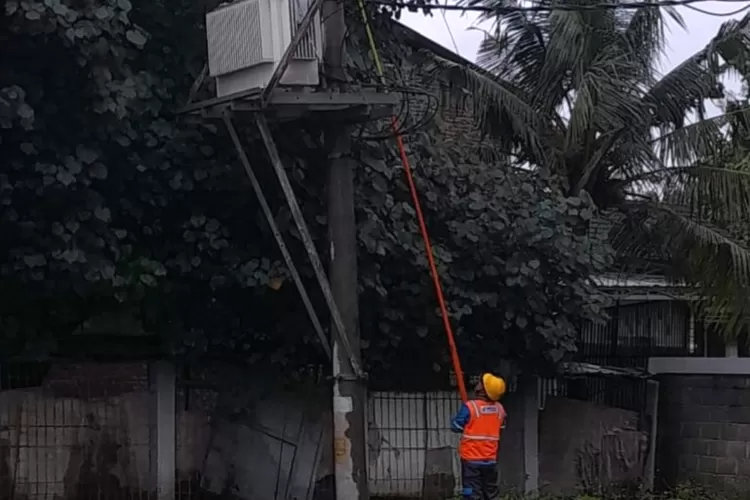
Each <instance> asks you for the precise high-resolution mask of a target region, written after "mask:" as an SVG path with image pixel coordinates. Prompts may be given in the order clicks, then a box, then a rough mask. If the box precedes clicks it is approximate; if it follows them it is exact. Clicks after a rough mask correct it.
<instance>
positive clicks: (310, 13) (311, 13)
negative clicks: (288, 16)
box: [260, 0, 343, 106]
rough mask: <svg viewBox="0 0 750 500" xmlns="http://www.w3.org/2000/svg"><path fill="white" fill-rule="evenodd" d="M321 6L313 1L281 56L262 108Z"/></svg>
mask: <svg viewBox="0 0 750 500" xmlns="http://www.w3.org/2000/svg"><path fill="white" fill-rule="evenodd" d="M321 5H323V0H313V3H312V5H310V8H309V9H307V12H306V13H305V16H304V17H303V18H302V21H300V23H299V26H297V32H296V33H295V34H294V36H293V37H292V41H291V43H290V44H289V46H288V47H287V48H286V50H285V51H284V54H283V55H282V56H281V60H280V61H279V65H278V66H276V69H275V70H273V73H272V74H271V79H270V80H269V81H268V85H266V88H264V89H263V94H262V95H261V98H260V102H261V105H262V106H265V105H267V104H268V98H269V97H271V93H272V92H273V91H274V89H275V88H276V85H278V84H279V81H280V80H281V77H282V76H283V75H284V72H286V68H287V66H289V61H291V60H292V54H294V52H295V51H296V50H297V47H298V46H299V44H300V42H301V41H302V38H303V37H304V36H305V34H306V33H307V30H308V28H309V27H310V25H311V24H312V21H313V19H314V18H315V14H317V12H318V11H319V10H320V7H321ZM342 8H343V7H342Z"/></svg>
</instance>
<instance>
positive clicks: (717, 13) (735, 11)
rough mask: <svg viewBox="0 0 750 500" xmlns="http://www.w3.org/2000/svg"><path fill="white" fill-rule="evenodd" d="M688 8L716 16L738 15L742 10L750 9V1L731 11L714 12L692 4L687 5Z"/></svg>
mask: <svg viewBox="0 0 750 500" xmlns="http://www.w3.org/2000/svg"><path fill="white" fill-rule="evenodd" d="M685 7H687V8H688V9H691V10H694V11H696V12H700V13H701V14H706V15H707V16H714V17H732V16H736V15H737V14H741V13H742V12H744V11H746V10H749V9H750V3H749V4H747V5H745V6H744V7H740V8H739V9H737V10H733V11H730V12H712V11H710V10H704V9H701V8H700V7H693V6H692V5H686V6H685Z"/></svg>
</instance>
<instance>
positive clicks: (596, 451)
mask: <svg viewBox="0 0 750 500" xmlns="http://www.w3.org/2000/svg"><path fill="white" fill-rule="evenodd" d="M638 421H639V415H638V413H636V412H633V411H628V410H621V409H618V408H611V407H606V406H600V405H597V404H595V403H589V402H585V401H577V400H573V399H567V398H562V397H550V398H548V399H547V401H546V404H545V408H544V410H542V412H541V413H540V416H539V476H540V489H541V491H542V492H545V493H554V494H560V493H568V494H572V493H575V492H576V491H580V490H581V489H587V490H594V491H606V490H607V489H609V488H611V487H617V486H621V485H634V484H635V485H638V484H642V483H643V481H644V476H645V468H646V463H647V449H648V446H647V445H648V433H647V432H643V431H641V430H639V422H638Z"/></svg>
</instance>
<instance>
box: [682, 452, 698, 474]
mask: <svg viewBox="0 0 750 500" xmlns="http://www.w3.org/2000/svg"><path fill="white" fill-rule="evenodd" d="M699 461H700V460H699V458H698V457H697V456H695V455H683V456H681V457H680V470H682V471H685V472H688V473H693V472H698V471H699Z"/></svg>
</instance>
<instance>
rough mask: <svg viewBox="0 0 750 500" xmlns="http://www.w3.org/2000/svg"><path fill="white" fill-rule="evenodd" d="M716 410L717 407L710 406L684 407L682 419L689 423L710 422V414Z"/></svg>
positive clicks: (711, 419)
mask: <svg viewBox="0 0 750 500" xmlns="http://www.w3.org/2000/svg"><path fill="white" fill-rule="evenodd" d="M719 408H720V407H719ZM716 409H717V406H715V405H712V404H690V405H685V414H684V415H685V417H684V418H685V419H686V420H688V421H690V422H712V421H713V418H712V412H714V411H716Z"/></svg>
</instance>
